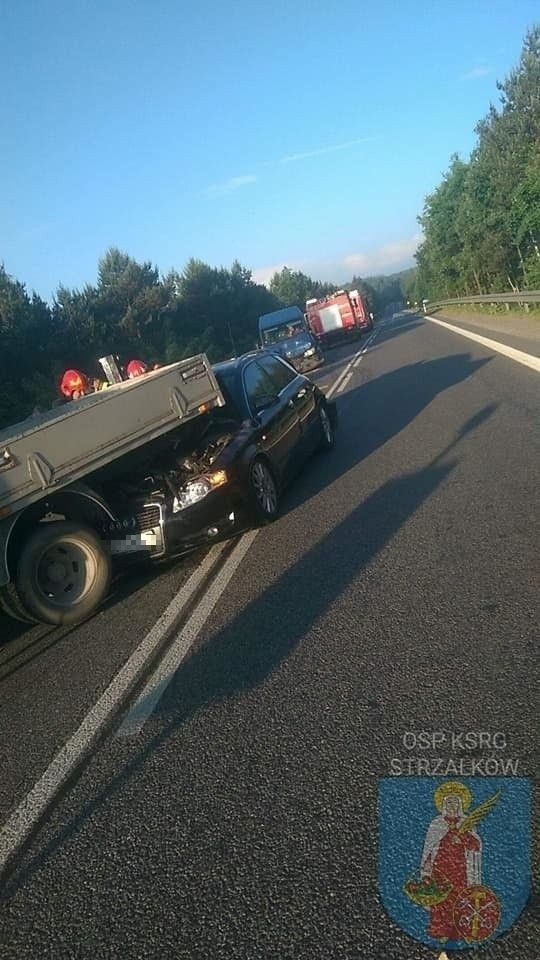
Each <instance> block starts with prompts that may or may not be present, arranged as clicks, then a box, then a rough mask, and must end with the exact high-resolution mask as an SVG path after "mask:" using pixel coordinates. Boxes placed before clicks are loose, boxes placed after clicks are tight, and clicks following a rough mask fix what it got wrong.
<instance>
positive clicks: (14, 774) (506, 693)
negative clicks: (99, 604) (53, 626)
mask: <svg viewBox="0 0 540 960" xmlns="http://www.w3.org/2000/svg"><path fill="white" fill-rule="evenodd" d="M355 349H357V346H356V345H355V347H351V348H347V347H343V348H339V349H338V350H334V351H332V352H331V353H330V354H329V358H330V362H329V364H328V365H327V366H326V367H325V368H323V370H322V371H321V372H320V373H319V375H318V379H319V380H320V381H321V382H322V383H323V384H330V383H331V382H333V381H334V380H335V378H336V377H337V376H338V374H339V372H340V370H342V369H343V367H344V365H345V362H346V358H347V355H348V354H350V355H352V354H353V353H354V350H355ZM338 407H339V415H340V429H339V435H338V441H337V444H336V448H335V450H334V451H333V452H332V453H330V454H328V455H324V456H318V457H316V458H314V459H313V460H312V461H311V462H310V464H309V465H308V466H307V468H306V469H305V470H304V472H303V473H302V475H301V476H300V477H299V478H298V479H297V481H296V483H295V484H294V486H293V487H291V488H290V490H289V491H288V492H287V494H286V496H285V498H284V502H283V510H282V515H281V517H280V519H279V520H278V521H277V522H276V523H274V524H273V525H272V526H270V527H267V528H265V529H264V530H263V531H262V532H261V533H260V534H259V535H258V537H257V538H256V540H255V541H254V543H253V545H252V546H251V548H250V550H249V551H248V553H247V555H246V557H245V558H244V560H243V561H242V563H241V565H240V567H239V569H238V570H237V572H236V573H235V575H234V576H233V579H232V580H231V582H230V584H229V586H228V588H227V590H226V591H225V593H224V594H223V596H222V598H221V600H220V602H219V604H218V605H217V606H216V608H215V609H214V611H213V613H212V614H211V616H210V618H209V619H208V620H207V622H206V624H205V625H204V627H203V629H202V630H201V632H200V634H199V636H198V637H197V640H196V642H195V644H194V646H193V647H192V649H191V651H190V655H189V657H188V658H187V660H186V661H185V663H184V665H183V666H182V668H181V669H180V670H179V671H178V673H177V674H176V676H175V678H174V680H173V682H172V683H171V685H170V686H169V687H168V689H167V691H166V693H165V694H164V696H163V698H162V700H161V701H160V703H159V705H158V708H157V709H156V711H155V712H154V713H153V714H152V715H151V717H150V718H149V720H148V721H147V722H146V724H145V726H144V728H143V730H142V732H141V733H140V734H139V735H138V736H137V737H134V738H128V739H124V738H119V737H118V736H116V729H115V728H114V727H113V728H111V729H109V730H107V731H106V732H105V734H104V736H103V738H102V740H101V742H100V743H99V744H98V746H97V747H96V749H95V751H94V752H93V755H92V756H91V758H90V759H89V760H88V761H87V762H86V763H85V765H84V767H83V768H82V769H81V770H80V771H79V773H78V776H77V777H76V778H74V780H73V781H72V782H71V783H70V784H69V785H68V787H67V788H66V789H64V790H63V792H62V794H61V796H59V797H58V798H57V801H56V803H55V804H54V806H53V808H52V809H50V810H49V812H48V814H47V817H46V818H45V821H44V823H43V824H42V826H41V829H40V830H39V832H37V833H36V834H35V835H34V836H33V838H32V840H31V842H30V844H29V845H28V846H27V848H26V849H24V850H21V851H20V853H19V855H18V856H17V858H16V860H15V861H14V864H13V870H12V871H11V873H10V875H9V876H8V877H7V879H6V883H5V887H4V897H3V902H2V922H1V927H0V929H1V941H0V946H1V949H0V956H1V957H10V958H11V957H13V958H17V960H26V958H34V957H40V958H46V957H51V958H55V960H57V958H63V957H66V958H67V957H77V958H83V960H86V958H94V957H95V956H99V957H107V958H108V957H111V958H113V957H114V958H116V957H118V958H139V957H140V958H145V960H150V958H154V957H155V958H168V957H171V958H173V957H174V958H178V960H188V958H189V960H199V958H201V960H202V958H205V960H214V958H242V960H248V958H249V960H255V958H261V960H262V958H265V960H266V958H281V957H283V958H293V957H294V958H299V960H304V958H306V960H308V958H309V960H316V958H321V960H322V958H325V960H326V958H333V957H336V958H337V957H339V958H379V957H380V958H383V957H385V958H386V957H392V958H393V960H394V958H395V960H401V958H403V960H405V958H424V957H433V956H435V955H437V954H436V952H435V951H434V950H433V949H430V948H428V947H425V946H423V945H421V944H419V943H418V942H416V941H415V940H413V939H412V938H410V937H409V936H408V935H407V934H405V933H404V932H402V931H401V930H400V928H399V927H398V926H397V925H396V924H395V923H394V922H393V921H392V920H391V919H390V918H389V916H388V915H387V913H386V912H385V910H384V908H383V906H382V904H381V902H380V899H379V896H378V892H377V789H378V781H379V779H380V778H387V777H389V775H390V764H391V761H392V759H393V758H396V757H401V756H403V754H404V753H405V750H404V748H403V736H404V735H405V734H406V733H407V732H408V731H420V730H423V731H441V730H446V731H463V730H468V731H492V732H493V731H503V732H504V734H505V738H506V744H507V747H506V750H505V755H506V756H508V757H510V758H516V759H518V760H519V773H520V775H522V776H534V775H535V774H536V773H537V772H538V739H537V726H538V706H539V701H538V655H537V627H536V623H537V615H538V599H537V597H538V565H537V543H538V537H537V530H536V531H535V524H534V521H535V508H536V501H535V493H536V494H537V486H536V484H537V464H538V452H539V451H538V447H539V444H538V430H537V409H538V375H537V374H536V373H535V372H534V371H531V370H529V369H527V368H524V367H522V366H520V365H519V364H517V363H515V362H513V361H512V360H509V359H507V358H505V357H502V356H498V355H496V354H493V353H491V352H490V351H489V350H487V349H486V348H484V347H482V346H480V345H477V344H476V343H474V342H471V341H470V340H465V339H463V338H462V337H460V336H459V335H457V334H454V333H451V332H448V331H446V330H444V329H443V328H441V327H439V326H435V325H433V324H430V322H429V321H427V320H424V319H423V318H419V317H414V316H412V315H406V316H403V317H401V318H398V319H396V320H394V321H393V322H392V323H391V324H388V325H385V326H383V327H381V328H380V329H379V330H378V331H377V336H376V338H375V339H374V341H373V343H372V345H371V346H370V348H369V349H368V351H367V353H366V354H365V355H364V356H363V357H362V360H361V361H360V362H359V363H358V364H357V365H356V366H355V367H354V368H353V373H352V377H351V379H350V380H349V381H348V382H347V385H346V387H345V388H344V389H343V391H342V392H340V393H338ZM202 556H203V554H202V553H201V554H199V555H198V556H196V557H192V558H190V559H189V560H188V561H183V562H182V563H180V564H178V563H177V564H174V565H172V566H169V567H167V568H164V569H162V570H160V571H157V570H154V571H153V572H152V573H151V574H146V573H145V574H141V575H140V576H139V577H138V578H136V579H134V578H133V579H130V580H129V581H126V582H124V583H122V584H120V585H119V586H118V589H117V593H116V595H115V596H113V597H112V598H111V601H110V602H109V604H108V606H107V607H106V608H105V609H104V610H103V611H102V612H100V613H99V614H98V615H97V616H96V617H94V618H93V619H92V620H90V621H88V622H87V623H86V624H84V625H82V626H81V627H79V628H77V629H75V630H72V631H71V632H69V633H62V631H55V630H52V631H48V630H46V629H45V628H41V627H36V628H34V629H31V630H19V628H18V627H17V626H14V627H11V626H10V627H8V625H7V622H6V621H4V620H3V621H1V622H0V626H1V629H2V638H3V639H4V640H5V642H4V644H3V646H2V649H1V650H0V711H1V714H0V715H1V719H2V731H3V748H2V782H1V784H0V803H1V811H2V816H3V818H4V819H6V818H7V816H8V815H9V813H10V812H11V811H13V809H15V807H16V806H17V805H18V804H19V803H20V802H21V801H22V800H23V799H24V796H25V795H26V793H27V791H28V790H29V789H30V787H31V786H32V784H33V783H34V781H35V780H36V779H37V778H38V777H39V776H40V775H41V773H42V772H43V770H44V769H45V767H46V766H47V764H48V763H49V762H50V760H51V759H52V757H53V756H54V754H55V752H56V750H58V749H59V747H60V746H62V744H63V743H64V742H65V741H66V739H67V738H68V737H69V736H70V735H71V733H72V732H73V730H74V729H75V728H76V726H77V724H78V723H79V722H80V721H81V719H82V718H83V717H84V716H85V714H86V713H87V711H88V710H89V709H90V707H91V706H92V704H93V703H94V702H95V701H96V699H97V697H98V696H99V695H100V694H101V693H102V692H103V690H104V689H105V687H106V686H107V684H108V683H109V681H110V679H111V678H112V676H113V675H114V674H115V673H116V671H117V670H118V669H119V668H120V667H121V666H122V664H123V663H124V662H125V660H126V658H127V657H128V656H129V654H130V653H131V652H132V651H133V650H134V649H135V648H136V647H137V645H138V644H139V643H140V641H141V639H142V638H143V637H144V635H145V634H146V632H147V631H148V630H149V629H150V627H151V626H152V624H153V623H154V622H155V621H156V620H157V618H158V617H159V615H160V613H161V611H162V610H163V608H164V607H165V606H166V604H167V603H168V602H169V601H170V600H171V598H172V597H173V596H174V595H175V593H176V592H177V591H178V589H179V587H180V586H181V585H182V584H183V583H185V582H186V580H187V578H188V576H189V575H190V573H191V572H192V571H193V570H194V569H195V567H196V565H197V563H198V562H200V559H201V557H202ZM120 719H121V718H120V717H119V718H118V722H120ZM417 752H418V751H417ZM413 753H414V751H413ZM483 754H485V751H479V752H477V753H475V754H474V755H475V756H481V755H483ZM424 755H425V752H424ZM434 782H435V783H438V782H439V781H438V780H435V781H434ZM537 812H538V807H536V814H537ZM399 816H400V813H399V811H397V812H396V818H397V819H398V820H399ZM536 822H537V821H536ZM534 871H535V876H536V877H537V878H538V858H537V857H536V859H534ZM539 925H540V907H539V902H538V899H537V898H536V899H535V898H534V897H533V898H532V899H531V901H530V904H529V906H528V907H527V908H526V910H525V911H524V913H523V915H522V917H521V918H520V920H519V921H518V922H517V923H516V924H515V925H514V926H513V927H512V928H511V930H510V931H509V932H508V933H507V934H505V935H504V937H502V938H501V939H500V940H498V941H495V942H494V943H493V944H489V945H486V946H485V947H484V948H483V956H485V957H489V958H491V957H493V958H497V960H499V958H500V960H503V958H504V960H507V958H508V960H510V958H511V960H518V958H519V960H526V958H528V957H531V958H533V957H536V956H537V955H538V949H537V948H538V942H539V941H540V933H539Z"/></svg>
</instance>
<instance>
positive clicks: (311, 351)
mask: <svg viewBox="0 0 540 960" xmlns="http://www.w3.org/2000/svg"><path fill="white" fill-rule="evenodd" d="M314 353H315V347H309V348H308V349H307V350H305V351H304V356H305V357H312V356H313V354H314Z"/></svg>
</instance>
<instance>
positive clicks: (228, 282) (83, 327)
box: [0, 248, 395, 427]
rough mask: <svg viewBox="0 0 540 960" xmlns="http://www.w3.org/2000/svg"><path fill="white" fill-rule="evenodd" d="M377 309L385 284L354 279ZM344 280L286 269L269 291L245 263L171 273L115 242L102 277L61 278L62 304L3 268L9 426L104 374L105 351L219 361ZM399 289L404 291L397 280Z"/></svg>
mask: <svg viewBox="0 0 540 960" xmlns="http://www.w3.org/2000/svg"><path fill="white" fill-rule="evenodd" d="M349 287H350V288H351V289H355V288H357V287H358V288H360V289H362V290H363V292H364V294H365V295H366V297H367V299H368V303H369V304H370V308H371V309H373V310H374V312H375V311H377V310H382V309H384V305H385V291H384V283H383V284H382V285H380V286H379V289H378V290H375V288H374V287H373V286H372V285H370V284H368V283H366V282H365V281H363V280H361V279H360V278H353V280H352V282H351V284H349ZM335 290H336V287H335V285H333V284H331V283H321V282H319V281H316V280H313V279H312V278H311V277H308V276H307V275H306V274H303V273H301V272H300V271H294V270H290V269H289V268H288V267H285V268H284V269H283V270H281V271H279V272H278V273H276V274H275V275H274V276H273V278H272V280H271V282H270V285H269V289H267V287H265V286H263V285H262V284H258V283H255V282H254V280H253V279H252V274H251V271H250V270H249V269H247V268H246V267H243V266H242V265H241V264H240V263H238V261H235V262H234V263H233V264H232V266H231V267H230V268H229V269H227V268H224V267H219V268H218V267H211V266H209V265H208V264H206V263H204V262H202V261H201V260H196V259H191V260H189V261H188V263H187V264H186V266H185V268H184V270H183V271H181V272H177V271H171V272H169V273H168V274H166V275H164V276H162V275H160V272H159V270H158V268H157V267H156V266H154V265H153V264H152V263H150V262H146V263H138V262H137V261H136V260H134V259H133V258H132V257H130V256H129V255H128V254H127V253H123V252H122V251H120V250H118V249H116V248H111V249H109V250H108V251H107V252H106V254H105V255H104V256H103V257H102V258H101V259H100V261H99V263H98V275H97V281H96V283H95V284H87V285H85V286H84V287H83V288H82V289H81V290H77V289H75V290H70V289H68V288H67V287H64V286H60V287H59V289H58V290H57V292H56V295H55V297H54V299H53V303H52V305H49V304H47V303H46V302H45V301H44V300H43V299H42V298H41V297H39V296H38V295H37V294H35V293H32V294H29V293H28V291H27V290H26V287H25V285H24V284H23V283H21V282H20V281H19V280H16V279H14V278H12V277H11V276H9V275H8V273H7V272H6V270H5V268H4V267H3V266H0V427H4V426H7V425H8V424H11V423H15V422H17V421H18V420H20V419H23V418H25V417H27V416H29V415H30V414H31V413H32V412H33V411H34V410H35V409H36V408H40V409H48V408H49V407H50V406H51V404H52V403H53V402H54V401H55V399H56V398H58V396H59V394H58V385H59V381H60V378H61V375H62V373H63V371H64V370H65V369H67V368H69V367H75V368H77V369H81V370H83V371H84V372H85V373H86V374H87V375H88V376H89V377H99V376H100V375H102V370H101V368H100V367H99V364H98V359H99V357H102V356H105V355H107V354H115V355H118V356H120V357H121V358H122V359H124V360H125V361H127V360H129V359H132V358H140V359H143V360H144V361H146V362H147V363H149V364H152V363H156V362H159V363H172V362H174V361H176V360H181V359H182V358H184V357H187V356H192V355H193V354H196V353H200V352H205V353H207V355H208V357H209V359H210V360H211V361H212V362H216V361H218V360H222V359H226V358H227V357H231V356H238V355H239V354H241V353H244V352H246V351H247V350H250V349H252V348H253V347H254V346H255V344H256V341H257V319H258V317H259V316H260V315H261V314H262V313H268V312H270V311H271V310H276V309H279V308H280V307H282V306H289V305H291V304H298V306H299V307H300V308H301V309H303V308H304V305H305V301H306V299H310V298H311V297H317V298H319V297H322V296H325V295H326V294H327V293H331V292H334V291H335ZM392 292H395V290H394V288H393V287H392Z"/></svg>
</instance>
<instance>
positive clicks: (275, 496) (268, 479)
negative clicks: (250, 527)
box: [248, 457, 279, 524]
mask: <svg viewBox="0 0 540 960" xmlns="http://www.w3.org/2000/svg"><path fill="white" fill-rule="evenodd" d="M248 501H249V504H248V511H249V516H250V519H251V520H252V521H253V522H254V523H257V524H261V523H271V522H272V520H275V519H276V517H277V515H278V513H279V492H278V486H277V483H276V478H275V476H274V474H273V472H272V469H271V467H270V465H269V463H268V461H267V460H265V458H264V457H255V459H254V460H253V461H252V463H251V464H250V467H249V478H248Z"/></svg>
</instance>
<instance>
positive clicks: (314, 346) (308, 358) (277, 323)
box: [259, 307, 324, 373]
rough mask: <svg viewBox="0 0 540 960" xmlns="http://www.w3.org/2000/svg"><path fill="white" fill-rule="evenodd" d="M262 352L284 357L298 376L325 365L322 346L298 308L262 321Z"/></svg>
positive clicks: (260, 319)
mask: <svg viewBox="0 0 540 960" xmlns="http://www.w3.org/2000/svg"><path fill="white" fill-rule="evenodd" d="M259 348H260V349H261V350H267V351H268V352H270V353H274V354H277V355H278V356H280V357H283V359H284V360H287V362H288V363H290V364H291V366H292V367H294V368H295V370H298V372H299V373H306V372H307V371H309V370H314V369H315V368H316V367H320V366H321V364H322V363H324V354H323V352H322V349H321V346H320V344H319V343H318V342H317V341H316V339H315V337H314V336H313V334H312V333H311V330H310V329H309V327H308V325H307V323H306V318H305V316H304V314H303V313H302V311H301V310H300V309H299V308H298V307H283V309H281V310H273V311H272V312H271V313H265V314H263V315H262V316H260V317H259Z"/></svg>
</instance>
